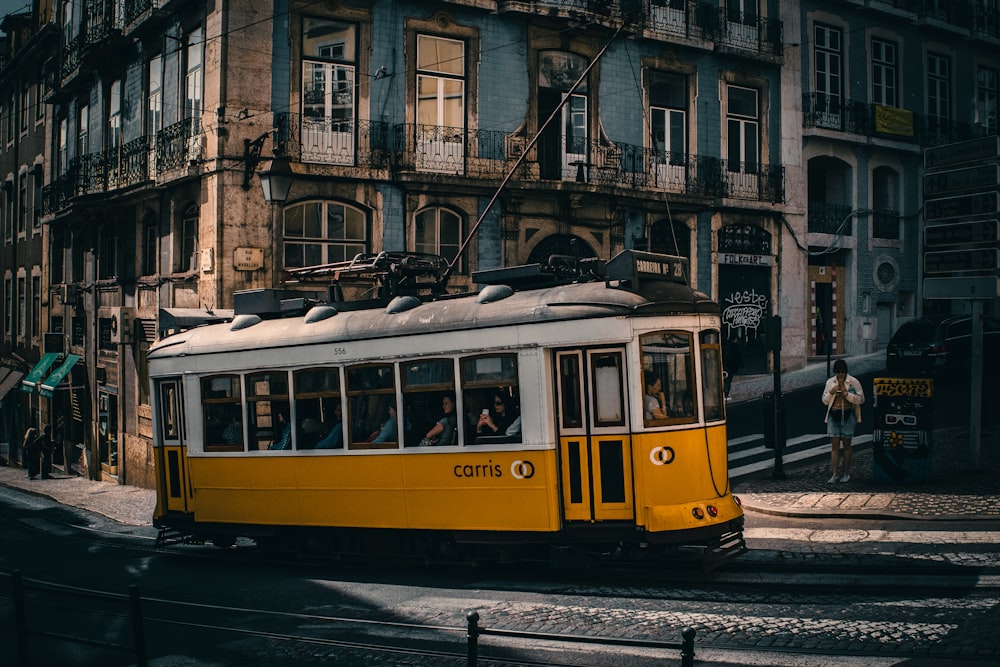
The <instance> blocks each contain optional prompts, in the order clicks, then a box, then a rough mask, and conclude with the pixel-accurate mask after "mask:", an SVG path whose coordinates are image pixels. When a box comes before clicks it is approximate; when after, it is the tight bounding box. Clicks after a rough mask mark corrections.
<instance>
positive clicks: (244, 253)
mask: <svg viewBox="0 0 1000 667" xmlns="http://www.w3.org/2000/svg"><path fill="white" fill-rule="evenodd" d="M233 268H234V269H236V270H237V271H259V270H260V269H262V268H264V249H263V248H237V249H236V250H234V251H233Z"/></svg>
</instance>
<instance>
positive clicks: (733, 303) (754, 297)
mask: <svg viewBox="0 0 1000 667" xmlns="http://www.w3.org/2000/svg"><path fill="white" fill-rule="evenodd" d="M725 304H726V305H725V306H724V307H723V309H722V322H723V324H725V325H726V326H728V327H729V328H730V329H733V328H737V327H746V328H747V331H751V330H752V331H754V332H756V331H757V329H758V328H759V327H760V325H761V324H762V323H763V321H764V313H765V312H766V311H767V295H766V294H758V293H757V290H755V289H749V290H743V291H742V292H733V293H732V294H730V295H729V296H727V297H726V298H725Z"/></svg>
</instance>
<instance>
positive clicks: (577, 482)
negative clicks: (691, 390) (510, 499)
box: [556, 348, 635, 522]
mask: <svg viewBox="0 0 1000 667" xmlns="http://www.w3.org/2000/svg"><path fill="white" fill-rule="evenodd" d="M624 359H625V349H624V348H611V349H608V348H602V349H588V350H572V351H570V350H567V351H563V352H557V353H556V365H557V370H558V380H557V389H556V390H557V393H558V396H557V400H558V402H559V403H558V411H559V413H558V429H559V457H560V476H561V482H562V506H563V516H564V517H565V519H566V521H586V522H594V521H629V520H634V519H635V504H634V502H633V494H632V465H631V461H632V454H631V447H632V441H631V437H630V431H629V423H628V409H627V404H628V401H627V396H626V384H625V368H624Z"/></svg>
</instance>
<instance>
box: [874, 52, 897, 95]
mask: <svg viewBox="0 0 1000 667" xmlns="http://www.w3.org/2000/svg"><path fill="white" fill-rule="evenodd" d="M898 53H899V47H898V45H897V44H896V42H893V41H889V40H887V39H881V38H878V37H873V38H872V103H874V104H880V105H882V106H885V107H897V106H899V56H898Z"/></svg>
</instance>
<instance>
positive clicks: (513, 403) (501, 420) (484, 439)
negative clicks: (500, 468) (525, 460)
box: [476, 387, 521, 445]
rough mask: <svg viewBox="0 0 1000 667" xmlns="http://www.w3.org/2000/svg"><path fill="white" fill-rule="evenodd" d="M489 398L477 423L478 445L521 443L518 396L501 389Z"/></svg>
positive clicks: (492, 393)
mask: <svg viewBox="0 0 1000 667" xmlns="http://www.w3.org/2000/svg"><path fill="white" fill-rule="evenodd" d="M488 396H489V398H488V399H487V401H486V407H484V408H483V409H482V412H481V413H480V415H479V420H478V422H477V423H476V444H479V445H482V444H488V443H502V442H520V440H521V437H520V436H521V417H520V414H519V409H518V403H517V396H516V394H514V392H513V391H512V390H511V389H510V388H506V389H505V388H502V387H501V388H498V389H497V390H495V391H492V392H490V393H489V394H488Z"/></svg>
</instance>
